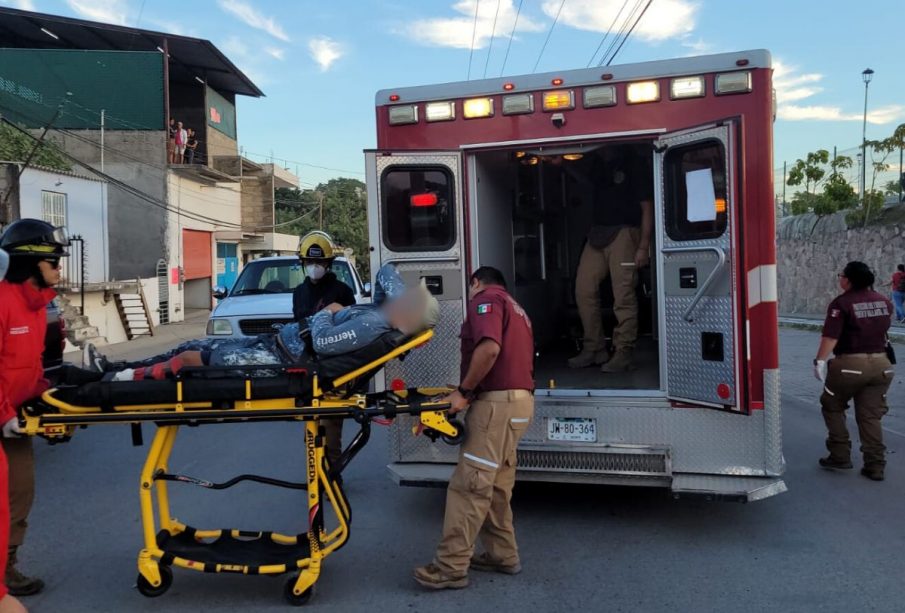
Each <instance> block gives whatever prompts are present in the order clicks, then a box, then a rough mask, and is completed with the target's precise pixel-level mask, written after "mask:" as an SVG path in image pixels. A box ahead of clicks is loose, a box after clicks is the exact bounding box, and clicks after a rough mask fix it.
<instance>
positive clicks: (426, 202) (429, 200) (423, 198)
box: [411, 192, 437, 208]
mask: <svg viewBox="0 0 905 613" xmlns="http://www.w3.org/2000/svg"><path fill="white" fill-rule="evenodd" d="M411 203H412V206H414V207H419V208H420V207H427V206H437V194H434V193H432V192H427V193H425V194H414V195H413V196H412V197H411Z"/></svg>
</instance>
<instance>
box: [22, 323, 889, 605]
mask: <svg viewBox="0 0 905 613" xmlns="http://www.w3.org/2000/svg"><path fill="white" fill-rule="evenodd" d="M816 342H817V336H816V334H815V333H813V332H807V331H800V330H783V332H782V349H783V355H782V371H783V408H784V412H785V413H784V423H785V454H786V459H787V461H788V471H787V473H786V479H787V483H788V486H789V492H788V493H786V494H783V495H780V496H777V497H774V498H772V499H768V500H765V501H761V502H757V503H753V504H749V505H740V504H734V503H707V502H703V501H673V500H671V499H670V498H668V497H667V496H666V495H665V494H664V493H662V492H660V491H654V490H639V489H619V488H606V487H598V488H594V487H586V486H583V487H578V486H575V487H572V486H558V487H552V486H543V485H533V486H519V487H517V489H516V494H515V502H514V506H515V515H516V524H517V530H518V535H519V543H520V545H521V552H522V561H523V565H524V569H525V570H524V572H523V573H522V574H521V575H519V576H516V577H508V576H496V575H486V574H481V573H472V585H471V587H469V588H468V589H466V590H463V591H458V592H444V593H426V592H424V591H422V590H421V589H420V588H419V587H418V586H417V585H416V584H415V583H414V582H413V581H412V580H411V578H410V574H411V569H412V568H413V567H414V566H417V565H419V564H423V563H426V562H428V561H429V560H430V558H431V555H432V552H433V547H434V546H435V544H436V540H437V537H438V535H439V531H440V525H441V522H442V514H443V502H444V493H443V491H442V490H426V489H408V488H406V489H402V488H399V487H397V486H395V485H394V484H393V483H392V482H391V481H390V480H389V479H388V478H387V475H386V470H385V468H384V465H385V463H386V458H387V450H386V438H385V436H384V435H383V434H382V433H381V431H380V429H377V432H376V435H375V436H374V438H373V439H372V442H371V444H370V445H369V446H368V447H367V448H366V449H365V450H364V451H363V452H362V454H361V455H360V456H359V458H357V460H356V461H355V463H354V464H353V465H352V466H351V467H350V468H349V470H348V472H347V476H346V484H347V491H348V495H349V498H350V500H351V502H352V505H353V515H354V517H353V529H352V537H351V539H350V541H349V543H348V545H346V547H345V548H344V549H343V550H341V551H339V552H338V553H336V554H335V555H333V556H331V557H330V558H329V559H327V560H326V562H325V564H324V568H323V573H322V575H321V579H320V581H319V582H318V585H317V594H316V595H315V597H314V599H313V600H312V601H311V603H310V604H309V605H307V608H308V609H310V610H312V611H343V612H346V611H373V612H384V611H386V612H399V611H412V612H416V611H432V612H433V611H456V612H459V611H465V610H473V611H516V610H519V611H525V610H532V611H602V610H606V611H633V612H635V611H645V612H656V611H669V612H671V613H674V612H676V611H777V612H778V611H817V610H819V611H845V612H851V611H901V610H903V606H905V605H903V602H905V553H903V552H905V513H903V510H905V503H903V501H905V457H903V455H905V411H903V403H905V392H903V390H905V386H903V383H902V381H901V380H897V381H896V382H895V383H894V386H893V391H892V394H891V399H890V400H891V407H892V409H891V412H890V415H889V416H888V417H887V419H886V420H885V422H884V423H885V425H886V426H887V427H888V429H887V442H888V446H889V450H890V457H889V467H888V471H887V472H888V477H887V480H886V481H885V482H883V483H874V482H870V481H868V480H866V479H864V478H862V477H860V476H859V475H858V474H857V470H856V471H848V472H845V473H834V472H827V471H823V470H820V469H818V468H817V466H816V460H817V458H818V457H819V456H820V455H821V454H822V453H823V451H824V449H823V437H824V432H823V423H822V420H821V418H820V413H819V410H818V408H817V405H816V402H815V399H816V395H817V393H818V390H819V385H818V383H817V382H816V381H815V380H814V379H813V378H812V377H811V366H810V361H811V358H812V357H813V353H814V348H815V343H816ZM900 353H902V354H905V348H902V347H900ZM347 427H348V426H347ZM300 433H301V429H300V428H299V427H297V426H288V425H286V424H261V425H254V426H210V427H204V428H200V429H184V431H183V432H182V433H181V434H180V439H179V440H178V441H177V448H176V452H175V453H174V457H173V462H172V463H171V468H173V469H175V470H179V471H181V472H184V473H186V474H191V475H195V476H200V477H204V478H210V479H213V480H222V479H225V478H229V477H232V476H234V475H236V474H239V473H244V472H255V471H260V472H263V473H264V474H268V475H272V476H276V477H282V478H287V479H299V480H301V479H302V467H303V462H302V452H301V434H300ZM146 437H147V438H148V439H149V438H150V429H149V428H146ZM37 450H38V451H37V456H38V457H37V466H38V478H39V488H38V497H37V502H36V506H35V510H34V512H33V514H32V520H31V526H32V527H31V531H30V533H29V537H28V541H27V543H26V546H25V547H24V548H23V549H22V551H21V553H20V558H21V562H22V567H23V569H25V570H27V571H28V572H30V573H36V574H38V575H40V576H42V577H44V578H45V579H46V581H47V583H48V588H47V590H46V591H45V592H44V593H43V594H41V595H39V596H36V597H32V598H28V599H26V603H27V604H28V605H29V606H30V607H31V609H32V610H33V611H155V612H158V611H171V610H172V611H270V610H273V611H278V610H286V608H287V607H286V605H285V604H284V601H283V599H282V588H283V582H284V580H283V579H282V578H281V579H273V578H267V577H244V576H235V575H206V574H201V573H194V572H189V571H180V570H178V569H177V570H176V577H175V581H174V584H173V587H172V588H171V590H170V591H169V592H168V593H167V594H165V595H164V596H162V597H161V598H159V599H156V600H148V599H146V598H144V597H142V596H141V595H139V594H138V592H137V591H136V590H135V589H134V587H133V586H134V583H135V577H136V565H135V560H136V554H137V551H138V549H139V547H140V539H141V531H140V524H139V518H138V496H137V494H138V475H139V470H140V467H141V464H142V461H143V458H144V454H145V452H146V451H147V447H143V448H135V447H132V446H131V443H130V437H129V432H128V429H126V428H120V427H95V428H90V429H88V430H84V431H81V432H79V433H78V434H77V436H76V437H75V438H74V439H73V441H72V442H71V443H69V444H67V445H58V446H55V447H50V446H47V445H46V444H44V443H43V442H42V441H37ZM173 490H174V493H173V501H172V507H173V510H174V514H175V515H176V516H177V517H178V518H180V519H181V520H183V521H186V522H188V523H190V524H192V525H195V526H199V527H208V528H213V527H236V528H245V529H255V530H258V529H264V530H268V529H270V530H278V531H283V532H289V533H292V532H296V531H301V530H303V529H304V525H305V500H304V496H303V494H302V493H301V492H295V491H288V490H278V489H272V488H265V487H263V486H260V485H256V484H242V485H239V486H237V487H235V488H233V489H232V490H228V491H224V492H216V491H215V492H211V491H206V490H201V489H199V488H193V487H189V486H180V487H174V488H173Z"/></svg>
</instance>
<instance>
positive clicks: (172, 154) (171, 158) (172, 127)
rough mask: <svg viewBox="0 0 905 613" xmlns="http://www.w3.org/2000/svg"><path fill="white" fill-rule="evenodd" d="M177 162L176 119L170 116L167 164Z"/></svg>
mask: <svg viewBox="0 0 905 613" xmlns="http://www.w3.org/2000/svg"><path fill="white" fill-rule="evenodd" d="M175 162H176V120H175V119H173V118H172V117H170V124H169V125H168V126H167V164H174V163H175Z"/></svg>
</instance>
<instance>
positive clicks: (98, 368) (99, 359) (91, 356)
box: [82, 343, 107, 372]
mask: <svg viewBox="0 0 905 613" xmlns="http://www.w3.org/2000/svg"><path fill="white" fill-rule="evenodd" d="M82 368H84V369H85V370H90V371H92V372H106V371H107V358H106V357H104V354H102V353H101V352H100V351H98V350H97V347H95V346H94V345H92V344H91V343H85V347H84V348H83V349H82Z"/></svg>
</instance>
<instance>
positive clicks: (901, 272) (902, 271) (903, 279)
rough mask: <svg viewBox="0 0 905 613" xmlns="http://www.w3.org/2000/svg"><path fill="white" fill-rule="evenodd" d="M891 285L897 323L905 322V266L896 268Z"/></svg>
mask: <svg viewBox="0 0 905 613" xmlns="http://www.w3.org/2000/svg"><path fill="white" fill-rule="evenodd" d="M889 285H890V287H892V303H893V304H894V305H895V307H896V321H897V322H899V323H902V322H905V306H903V303H905V264H899V265H898V266H897V267H896V271H895V272H894V273H892V281H890V283H889Z"/></svg>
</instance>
